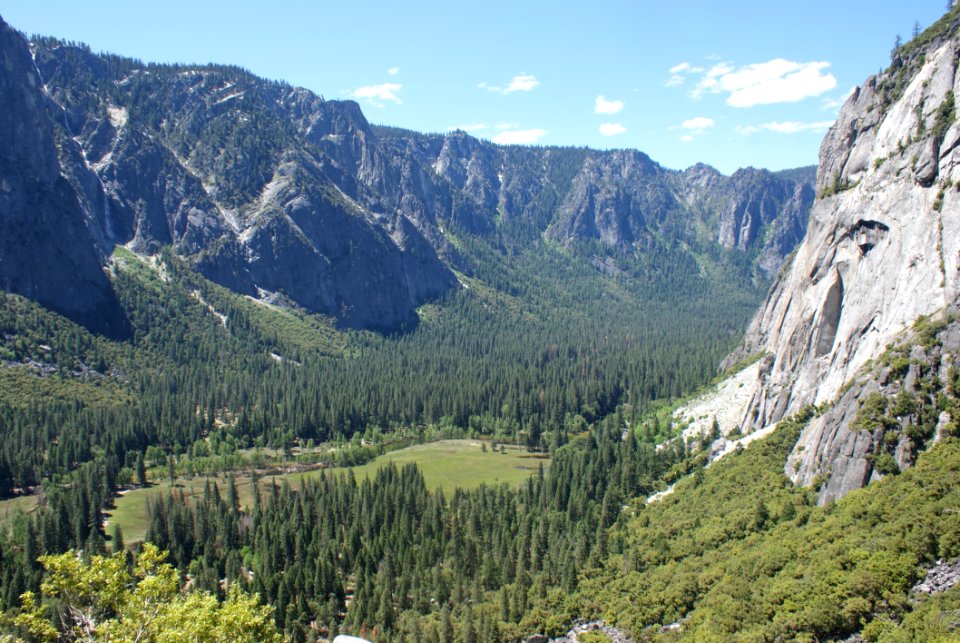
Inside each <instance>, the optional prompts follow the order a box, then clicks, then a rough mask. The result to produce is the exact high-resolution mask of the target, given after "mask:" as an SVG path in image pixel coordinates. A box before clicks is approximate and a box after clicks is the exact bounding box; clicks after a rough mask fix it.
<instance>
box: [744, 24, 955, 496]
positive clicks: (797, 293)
mask: <svg viewBox="0 0 960 643" xmlns="http://www.w3.org/2000/svg"><path fill="white" fill-rule="evenodd" d="M958 22H960V11H958V10H957V9H955V10H953V11H952V12H951V13H950V14H948V15H947V16H946V17H945V18H944V21H941V23H938V25H935V26H934V27H931V30H932V31H931V32H928V33H926V34H925V35H923V36H922V37H921V38H918V39H917V42H916V44H914V45H913V47H912V48H910V46H908V47H906V48H904V49H903V50H901V51H900V55H899V56H898V57H897V58H896V59H895V62H894V65H893V66H892V67H891V68H890V69H889V70H887V71H886V72H884V73H882V74H880V75H878V76H875V77H872V78H870V79H868V80H867V82H866V83H865V84H864V86H863V87H862V88H859V89H857V90H856V91H855V92H854V93H853V94H852V95H851V97H850V98H849V99H848V100H847V103H846V105H845V106H844V107H843V109H842V111H841V113H840V116H839V118H838V120H837V122H836V124H835V125H834V126H833V128H832V129H831V130H830V132H829V133H828V134H827V136H826V138H825V139H824V142H823V145H822V146H821V152H820V169H819V174H818V179H817V184H818V190H819V193H820V197H819V199H818V200H817V202H816V203H815V205H814V206H813V209H812V211H811V212H810V221H809V225H808V227H807V232H806V237H805V238H804V240H803V242H802V243H801V244H800V246H799V247H798V249H797V253H796V256H795V258H794V259H793V262H792V264H791V266H790V269H789V270H788V271H785V272H784V273H783V274H781V275H780V276H779V277H778V279H777V280H776V282H775V283H774V286H773V287H772V289H771V290H770V293H769V295H768V297H767V300H766V302H765V304H764V306H763V307H762V308H761V310H760V311H759V312H758V313H757V315H756V317H755V318H754V320H753V322H752V324H751V326H750V329H749V331H748V333H747V339H746V342H745V349H744V352H745V353H748V354H749V353H756V352H765V353H769V354H770V355H772V356H773V359H772V360H771V364H770V365H769V367H768V368H766V369H763V370H762V371H761V374H760V376H759V378H758V379H757V381H756V383H755V385H754V386H753V388H752V391H751V393H750V396H749V402H748V404H747V405H746V407H745V408H744V411H743V415H742V422H741V428H742V430H743V431H744V432H750V431H753V430H757V429H759V428H762V427H765V426H768V425H770V424H771V423H774V422H776V421H777V420H779V419H780V418H782V417H784V416H785V415H788V414H792V413H795V412H797V411H798V410H800V409H801V408H803V407H804V406H807V405H810V404H814V405H820V406H824V405H827V404H829V403H833V402H836V404H834V406H833V409H832V410H830V411H829V412H827V413H825V414H823V415H821V416H819V417H818V418H816V419H815V420H813V421H812V422H811V423H810V425H809V426H808V427H807V428H806V430H805V431H804V432H803V435H802V436H801V438H800V440H799V442H798V444H797V447H796V449H795V450H794V453H793V455H792V456H791V459H790V462H789V463H788V465H787V473H788V475H790V476H791V477H792V478H793V479H794V480H795V481H796V482H798V483H801V484H807V483H810V482H811V481H813V480H814V479H821V480H822V479H824V478H829V482H828V484H827V485H826V492H825V493H822V494H821V501H826V500H829V499H832V498H837V497H840V496H842V495H843V494H845V493H847V492H848V491H849V490H851V489H854V488H857V487H859V486H862V485H863V484H865V483H866V482H867V481H868V480H870V478H871V476H872V473H873V468H872V465H871V462H870V460H869V459H868V457H867V456H868V455H869V454H870V453H872V452H874V451H875V450H876V436H871V435H870V433H869V432H867V431H863V430H859V429H857V428H855V427H853V426H852V425H851V423H852V419H853V418H854V417H855V415H856V407H857V403H858V400H860V399H862V398H863V397H864V396H865V395H867V394H868V393H869V392H870V391H869V390H868V388H858V385H854V388H851V389H846V390H845V389H844V388H843V387H844V385H845V384H847V383H848V382H852V381H856V376H857V375H858V373H859V372H860V371H861V369H863V368H864V367H865V365H867V364H868V362H869V361H870V360H872V359H874V358H876V357H877V356H878V355H879V354H880V353H881V351H883V349H884V347H886V346H887V344H888V343H889V342H891V341H892V340H893V339H894V338H896V337H897V336H898V335H900V334H901V333H903V332H904V330H905V329H906V328H907V327H908V326H909V325H910V324H912V323H913V321H914V320H915V319H917V318H918V317H920V316H921V315H930V314H932V313H935V312H936V311H939V310H942V309H944V308H945V307H947V306H949V305H952V304H954V303H955V302H956V301H957V297H958V289H960V280H958V276H960V275H958V269H960V216H958V212H960V193H958V191H957V188H956V186H957V185H958V184H960V148H958V147H957V144H956V142H957V141H960V123H958V122H957V121H956V118H955V110H954V108H953V96H954V95H955V94H956V93H957V92H960V75H958V74H957V61H958V51H960V40H958V38H957V37H956V35H955V34H956V32H957V23H958Z"/></svg>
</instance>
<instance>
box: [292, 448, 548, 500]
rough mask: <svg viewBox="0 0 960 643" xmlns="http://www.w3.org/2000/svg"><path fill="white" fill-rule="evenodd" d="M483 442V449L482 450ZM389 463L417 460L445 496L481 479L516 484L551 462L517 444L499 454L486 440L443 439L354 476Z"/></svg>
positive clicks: (380, 461)
mask: <svg viewBox="0 0 960 643" xmlns="http://www.w3.org/2000/svg"><path fill="white" fill-rule="evenodd" d="M484 444H485V445H486V447H487V450H486V451H483V445H484ZM388 462H394V463H396V464H397V465H398V466H402V465H404V464H407V463H410V462H414V463H416V465H417V466H418V467H420V470H421V471H422V472H423V477H424V479H425V480H426V483H427V487H429V488H430V489H442V490H443V492H444V493H445V494H447V495H448V496H449V495H450V494H451V493H453V491H454V489H456V488H457V487H460V488H461V489H473V488H476V487H479V486H480V484H481V483H484V482H485V483H487V484H489V485H499V484H501V483H507V484H509V485H511V486H515V485H519V484H520V483H521V482H523V481H524V480H526V479H527V478H529V477H530V476H531V475H533V474H535V473H536V472H537V470H538V469H539V467H540V465H541V464H542V465H543V466H544V468H546V467H547V466H548V465H549V464H550V460H549V458H548V457H547V456H546V455H545V454H542V453H528V452H527V451H526V450H525V449H521V448H518V447H512V446H507V447H506V453H501V452H500V450H499V447H498V450H497V451H493V450H492V449H491V448H490V444H489V443H487V442H484V441H481V440H443V441H440V442H431V443H429V444H417V445H414V446H412V447H407V448H406V449H401V450H399V451H391V452H389V453H385V454H384V455H382V456H380V457H378V458H377V459H376V460H374V461H373V462H369V463H367V464H365V465H362V466H359V467H354V468H353V472H354V475H356V477H357V479H360V478H361V477H369V476H371V475H373V474H375V473H376V471H377V469H379V468H380V467H382V466H383V465H385V464H386V463H388ZM306 475H316V473H309V474H306Z"/></svg>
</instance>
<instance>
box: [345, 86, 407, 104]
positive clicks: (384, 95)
mask: <svg viewBox="0 0 960 643" xmlns="http://www.w3.org/2000/svg"><path fill="white" fill-rule="evenodd" d="M401 89H403V85H401V84H400V83H383V84H382V85H367V86H365V87H358V88H357V89H355V90H353V91H352V92H350V96H351V97H353V98H356V99H364V100H366V101H367V102H368V103H370V104H371V105H373V106H374V107H383V106H384V102H385V101H391V102H393V103H396V104H397V105H399V104H401V103H402V102H403V101H402V100H400V97H399V96H397V93H398V92H399V91H400V90H401Z"/></svg>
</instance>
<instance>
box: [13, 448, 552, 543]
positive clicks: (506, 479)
mask: <svg viewBox="0 0 960 643" xmlns="http://www.w3.org/2000/svg"><path fill="white" fill-rule="evenodd" d="M484 444H485V445H486V447H487V451H484V450H483V445H484ZM388 462H394V463H396V464H397V465H398V466H402V465H404V464H407V463H410V462H414V463H416V464H417V466H418V467H420V470H421V471H422V472H423V476H424V478H425V479H426V483H427V486H428V487H429V488H431V489H442V490H443V492H444V493H445V494H447V495H448V496H449V495H450V494H452V493H453V491H454V489H456V488H457V487H461V488H463V489H473V488H475V487H478V486H479V485H480V484H481V483H484V482H485V483H487V484H490V485H498V484H501V483H507V484H509V485H514V486H515V485H518V484H520V483H521V482H523V481H524V480H526V479H527V478H528V477H530V476H531V475H534V474H536V473H537V470H538V469H539V467H540V465H541V464H542V465H543V466H544V467H547V466H548V465H549V464H550V460H549V458H548V457H547V456H546V455H544V454H539V453H528V452H527V451H526V450H524V449H521V448H518V447H512V446H507V447H506V453H501V452H500V450H499V447H498V450H497V451H493V450H492V449H491V447H490V443H489V442H485V441H481V440H443V441H440V442H431V443H429V444H418V445H415V446H412V447H407V448H406V449H400V450H399V451H391V452H389V453H386V454H384V455H382V456H380V457H378V458H377V459H376V460H374V461H373V462H370V463H368V464H365V465H362V466H358V467H353V472H354V475H355V476H356V477H357V479H361V478H365V477H369V476H371V475H373V474H374V473H376V471H377V469H379V468H380V467H382V466H383V465H385V464H386V463H388ZM331 471H333V472H341V471H345V469H318V470H314V471H308V472H302V473H291V474H286V475H277V476H264V477H262V478H261V479H260V487H261V489H263V490H267V489H269V486H270V484H272V483H273V482H274V481H275V482H276V483H277V484H282V483H283V482H284V481H286V482H288V483H289V484H290V485H291V486H292V487H294V488H296V487H297V486H299V485H300V484H301V483H302V481H303V480H304V479H309V478H315V477H317V476H320V475H324V473H325V472H331ZM235 479H236V485H237V495H238V497H239V500H240V506H241V507H244V508H249V507H250V505H251V501H252V498H253V493H252V485H251V479H250V476H249V475H248V474H247V473H246V472H242V471H241V472H237V473H236V474H235ZM207 480H209V481H210V482H211V483H213V482H215V483H216V484H217V485H218V486H219V487H220V493H221V495H223V496H226V493H227V484H228V483H227V476H225V475H218V476H209V477H208V476H194V477H192V478H186V477H179V478H176V479H175V480H174V482H173V484H171V483H170V481H169V480H164V481H162V482H157V483H155V484H153V485H151V486H149V487H144V488H138V489H131V490H129V491H125V492H123V493H122V494H121V495H120V496H119V497H117V498H116V499H115V505H114V508H113V509H111V510H109V511H107V512H106V514H107V522H108V526H107V529H106V531H107V533H108V534H109V533H110V532H111V530H112V525H115V524H116V525H120V528H121V529H122V530H123V538H124V540H125V541H126V542H127V543H128V544H133V543H135V542H137V541H139V540H142V539H143V537H144V535H145V534H146V532H147V527H148V525H149V521H150V514H149V511H148V508H147V507H148V503H149V502H156V501H158V500H159V499H161V498H163V497H165V496H166V495H167V494H168V493H170V491H171V490H174V491H176V492H178V493H179V492H182V493H183V494H184V495H185V496H187V497H188V498H198V497H202V495H203V490H204V486H205V485H206V482H207ZM7 502H9V501H7ZM2 507H3V505H2V503H0V517H2V515H3V514H2V511H3V508H2Z"/></svg>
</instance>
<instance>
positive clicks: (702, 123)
mask: <svg viewBox="0 0 960 643" xmlns="http://www.w3.org/2000/svg"><path fill="white" fill-rule="evenodd" d="M713 126H714V120H713V119H712V118H707V117H706V116H697V117H696V118H690V119H688V120H685V121H683V122H682V123H680V127H682V128H683V129H686V130H694V131H699V132H702V131H704V130H705V129H708V128H710V127H713Z"/></svg>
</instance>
